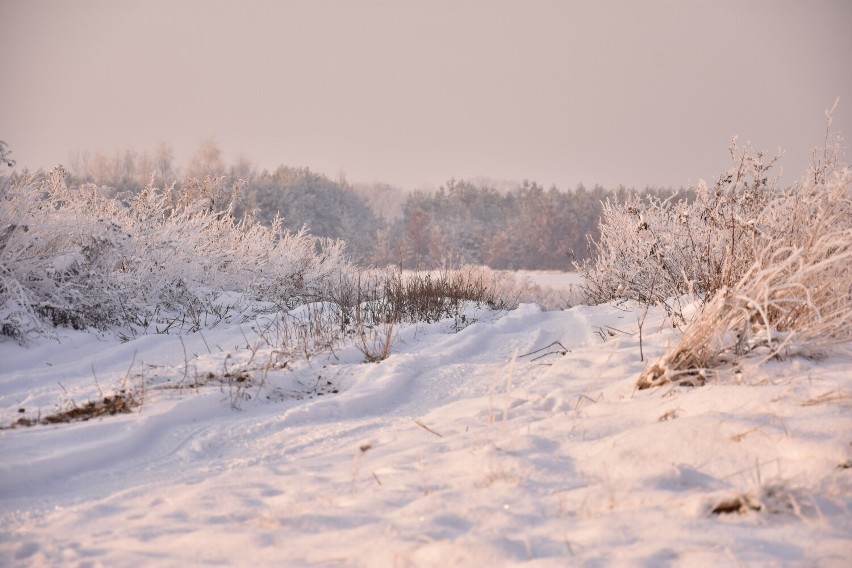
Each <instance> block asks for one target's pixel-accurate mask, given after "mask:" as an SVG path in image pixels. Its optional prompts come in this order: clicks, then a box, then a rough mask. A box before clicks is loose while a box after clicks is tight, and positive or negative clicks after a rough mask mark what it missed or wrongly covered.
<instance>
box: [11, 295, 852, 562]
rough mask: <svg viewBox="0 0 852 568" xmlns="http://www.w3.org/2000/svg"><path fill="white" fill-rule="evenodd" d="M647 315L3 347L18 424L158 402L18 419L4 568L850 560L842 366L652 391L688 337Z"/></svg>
mask: <svg viewBox="0 0 852 568" xmlns="http://www.w3.org/2000/svg"><path fill="white" fill-rule="evenodd" d="M637 313H638V314H640V315H641V314H642V313H644V310H643V309H641V308H637V307H636V306H635V305H632V304H624V303H622V304H617V305H614V304H611V305H604V306H597V307H587V306H578V307H575V308H572V309H570V310H565V311H550V312H545V311H542V310H541V309H540V308H538V307H537V306H536V305H532V304H524V305H521V306H520V307H519V308H518V309H516V310H513V311H511V312H508V313H502V312H490V311H487V310H483V309H475V308H473V307H472V308H470V310H469V312H468V313H467V314H466V318H465V322H464V323H465V324H467V325H466V327H463V328H462V329H458V328H459V327H461V326H460V325H459V323H458V322H456V321H449V320H448V321H443V322H437V323H432V324H419V325H410V326H406V327H401V328H399V329H397V330H394V342H393V344H392V346H391V350H390V351H391V355H390V356H389V357H388V358H387V359H386V360H385V361H382V362H380V363H364V362H363V355H362V354H361V353H360V352H359V351H358V350H357V349H356V348H355V347H353V346H348V347H344V348H341V349H337V350H335V352H334V353H327V352H326V353H315V354H312V356H311V357H310V358H308V359H307V360H306V359H305V357H304V356H301V357H299V356H298V354H296V353H288V354H287V356H286V357H283V358H282V355H281V354H280V353H276V352H275V349H274V348H272V347H270V346H268V345H266V344H264V342H263V341H261V340H260V339H259V338H260V332H261V330H263V329H265V325H267V324H266V322H265V321H264V319H263V318H262V317H261V318H257V319H256V320H254V321H249V322H245V323H242V324H239V325H237V324H234V323H232V324H227V323H224V322H223V323H220V324H219V325H218V326H217V327H215V328H214V329H206V330H204V331H203V332H201V333H196V334H193V335H188V336H183V337H182V338H180V337H177V336H170V335H148V336H142V337H139V338H137V339H135V340H132V341H128V342H125V343H121V342H119V341H118V340H115V339H113V338H111V337H108V336H99V335H96V334H94V333H84V332H74V331H71V330H64V329H63V330H60V332H59V335H60V339H59V341H55V340H47V339H46V340H43V341H42V342H41V343H38V344H35V345H30V346H29V347H26V348H24V347H20V346H18V345H17V344H15V343H13V342H11V341H3V342H0V361H2V363H0V424H2V425H9V424H11V423H12V422H13V421H15V420H17V419H18V418H19V417H21V416H26V417H30V418H34V419H35V418H38V417H39V415H41V416H44V415H46V414H47V413H50V412H53V411H55V410H57V409H64V408H67V407H68V405H70V404H72V402H71V401H73V403H75V404H77V405H81V404H83V403H84V402H85V401H87V400H98V399H100V398H102V397H103V396H106V395H110V394H112V393H114V392H117V391H118V390H120V389H121V388H126V389H130V388H133V389H140V390H141V391H142V392H143V393H144V399H143V404H142V406H141V407H139V408H137V409H136V411H134V412H133V413H130V414H120V415H116V416H106V417H101V418H95V419H92V420H89V421H86V422H74V423H69V424H60V425H37V426H33V427H29V428H26V427H18V428H14V429H5V430H2V431H0V452H2V456H3V460H2V462H0V565H4V566H13V565H15V566H19V565H20V566H29V565H33V566H38V565H69V566H70V565H81V566H82V565H87V566H98V565H103V566H139V565H151V564H154V565H167V566H182V565H187V564H189V565H197V564H228V565H288V566H338V565H339V566H438V565H440V566H472V565H478V566H486V565H487V566H504V565H515V564H521V563H525V564H528V565H530V566H566V565H589V566H637V565H644V566H657V565H671V566H690V567H692V566H752V565H754V566H757V565H760V566H764V565H781V566H787V565H789V566H801V565H807V566H847V565H848V564H847V563H848V559H849V558H850V557H852V515H850V507H852V468H850V467H849V466H850V465H852V445H851V444H852V437H850V436H852V373H850V364H849V359H848V358H847V357H844V356H840V355H836V356H834V357H831V358H829V359H825V360H822V361H814V360H806V359H793V360H789V361H776V362H770V363H765V364H762V365H759V366H758V365H757V364H754V365H751V366H749V365H746V368H745V370H744V372H743V373H742V374H741V375H739V376H737V377H732V376H727V377H722V378H719V379H717V380H715V381H711V382H710V383H708V384H707V385H705V386H703V387H698V388H687V387H671V386H669V387H662V388H658V389H650V390H647V391H637V390H636V389H635V381H636V378H637V377H638V375H639V373H640V372H641V370H642V369H643V367H644V366H645V365H647V364H649V362H653V361H654V360H656V358H657V357H658V356H659V355H660V354H661V353H662V352H663V350H664V349H665V347H666V346H667V345H668V344H670V343H671V342H672V341H673V340H674V338H675V336H676V334H677V333H678V332H677V331H675V330H672V329H671V328H670V326H668V325H667V324H666V320H665V318H664V314H662V313H660V312H657V311H655V310H654V309H652V310H651V311H649V312H648V314H647V319H646V320H645V322H644V326H643V345H642V347H643V352H644V355H645V361H640V349H639V347H640V346H639V335H638V333H637V331H638V325H637ZM612 330H620V331H618V332H615V331H612ZM613 334H614V335H613ZM554 342H559V344H554ZM548 346H549V347H548ZM542 348H545V349H543V350H541V351H538V352H535V351H536V350H539V349H542ZM566 350H567V352H566ZM533 352H535V353H533ZM285 363H286V364H285ZM239 370H249V371H250V375H251V377H252V378H251V380H249V381H247V382H246V383H244V384H240V383H237V382H236V379H234V378H233V377H235V376H238V374H237V371H239ZM226 372H230V373H231V377H232V378H231V379H230V380H227V381H226V380H225V379H224V378H223V377H224V376H225V373H226ZM208 373H209V374H211V375H214V376H218V377H220V378H221V380H218V381H217V380H211V381H209V382H207V383H206V384H203V385H199V386H195V382H197V381H199V377H206V376H208ZM201 382H203V381H201ZM19 409H23V410H24V413H20V412H19ZM732 499H740V500H741V501H742V502H743V503H745V504H746V506H745V507H744V509H745V511H744V512H741V513H732V514H718V515H716V514H713V513H712V512H711V511H712V510H713V509H714V508H715V507H718V506H719V505H720V504H722V503H724V502H725V501H730V500H732ZM752 506H753V507H752ZM757 507H759V508H760V510H754V508H757Z"/></svg>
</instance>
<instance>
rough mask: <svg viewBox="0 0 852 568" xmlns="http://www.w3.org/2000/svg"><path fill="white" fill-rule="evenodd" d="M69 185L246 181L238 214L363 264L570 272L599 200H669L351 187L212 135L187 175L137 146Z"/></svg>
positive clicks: (582, 191)
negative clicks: (225, 145) (263, 158)
mask: <svg viewBox="0 0 852 568" xmlns="http://www.w3.org/2000/svg"><path fill="white" fill-rule="evenodd" d="M70 174H71V180H70V181H71V183H77V184H80V183H86V182H90V183H95V184H98V185H104V186H108V187H110V188H112V190H113V191H115V192H116V193H117V194H121V193H125V194H131V195H132V194H136V193H138V192H140V191H141V190H142V189H143V188H144V187H145V186H146V185H148V184H151V183H153V184H154V186H156V187H163V186H165V185H168V184H171V183H175V184H176V185H177V186H178V187H180V186H181V185H182V184H183V183H186V181H181V180H189V179H192V178H203V177H205V176H216V177H224V178H225V179H226V181H228V182H230V183H232V184H236V183H237V181H238V180H243V181H244V183H243V184H241V189H240V194H241V195H240V200H239V202H238V203H239V204H238V206H237V208H236V209H235V212H234V213H235V214H236V215H239V216H241V217H242V216H244V215H249V216H251V217H253V219H254V220H255V221H256V222H258V223H262V224H264V225H271V224H272V223H273V221H275V220H276V217H277V218H278V220H277V221H276V222H280V223H281V225H282V226H283V228H285V229H290V230H293V231H298V230H300V229H302V228H306V229H307V230H308V231H309V232H310V233H312V234H313V235H315V236H318V237H328V238H333V239H341V240H343V241H345V242H346V244H347V250H348V254H349V255H350V256H351V258H353V260H355V261H357V262H360V263H364V264H375V265H379V266H384V265H387V264H396V265H399V266H401V267H402V268H423V269H431V268H437V267H452V266H459V265H462V264H477V265H485V266H489V267H491V268H495V269H508V270H518V269H553V270H571V269H572V268H573V263H574V261H582V260H583V259H585V258H587V257H588V254H589V252H588V251H589V246H588V239H589V238H591V239H594V240H597V239H598V238H599V235H600V231H599V222H600V218H601V214H602V211H603V202H605V201H606V200H607V199H614V200H617V201H621V202H623V201H624V200H625V199H626V198H627V197H628V196H629V195H635V194H643V195H652V196H654V197H657V198H662V199H665V198H667V197H669V196H671V195H672V194H673V193H674V192H673V191H672V190H669V189H653V188H646V189H645V190H643V191H641V192H637V191H635V190H632V189H630V190H629V189H626V188H624V187H619V188H616V189H605V188H603V187H600V186H597V185H596V186H594V187H592V188H590V189H589V188H586V187H584V186H583V185H578V186H577V187H576V188H574V189H571V190H560V189H558V188H556V187H555V186H554V187H550V188H549V189H545V188H544V187H542V186H541V185H539V184H537V183H535V182H532V181H524V182H523V183H521V184H518V185H516V186H514V187H510V188H508V189H507V188H506V187H505V184H502V185H503V187H500V188H499V189H498V188H497V187H496V184H492V183H489V182H488V181H487V180H474V181H470V180H450V181H448V182H447V183H446V184H444V185H442V186H441V187H440V188H439V189H438V190H436V191H414V192H405V191H403V190H401V189H398V188H394V187H393V186H390V185H387V184H352V183H349V182H348V181H347V180H345V179H343V178H342V177H341V179H337V180H334V179H331V178H329V177H328V176H326V175H323V174H320V173H317V172H314V171H311V170H310V169H309V168H304V167H290V166H281V167H279V168H277V169H276V170H274V171H272V172H270V171H268V170H263V171H261V172H258V171H257V170H255V169H254V168H253V167H252V166H251V164H250V162H249V161H248V160H247V159H246V158H240V159H238V160H237V161H235V162H234V163H233V164H231V165H230V166H228V165H226V164H225V162H224V160H223V158H222V154H221V151H220V150H219V149H218V146H217V145H216V144H215V142H214V141H212V140H208V141H206V142H204V143H203V144H202V145H201V146H200V147H199V149H198V151H196V153H195V155H194V156H193V157H192V159H191V160H190V162H189V164H188V166H187V168H186V170H185V172H184V173H183V175H180V170H179V168H177V167H175V166H174V157H173V154H172V153H171V151H170V149H169V148H168V147H167V146H160V147H159V148H158V149H157V150H156V151H155V152H153V153H152V154H147V153H142V154H139V153H136V152H134V151H132V150H125V151H123V152H116V153H114V154H113V155H112V156H105V155H103V154H79V153H78V154H76V155H75V156H73V157H72V161H71V166H70Z"/></svg>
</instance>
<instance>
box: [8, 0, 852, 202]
mask: <svg viewBox="0 0 852 568" xmlns="http://www.w3.org/2000/svg"><path fill="white" fill-rule="evenodd" d="M0 58H2V59H0V62H1V63H2V67H0V139H2V140H5V141H6V142H7V143H8V144H9V146H10V148H11V149H12V152H13V154H12V157H14V158H16V159H17V160H18V167H19V168H21V167H23V166H27V167H30V168H37V167H42V166H47V167H49V166H54V165H56V164H58V163H68V159H69V155H70V153H71V151H72V150H74V149H79V150H98V151H105V152H111V151H112V150H114V149H116V148H125V147H128V146H129V147H132V148H134V149H136V150H140V151H141V150H153V149H154V148H155V147H156V145H157V143H158V142H160V141H166V142H168V143H169V144H170V145H171V146H172V147H173V148H174V150H175V153H176V158H177V161H178V162H179V163H181V164H184V163H185V162H186V161H187V159H188V157H189V156H190V155H191V153H192V152H193V150H194V149H195V148H196V147H197V146H198V144H199V142H200V141H201V140H202V139H203V138H205V137H209V136H211V135H212V136H214V137H215V139H216V140H217V141H218V142H219V144H220V147H221V148H222V150H223V151H224V153H225V157H226V160H228V161H229V162H230V161H231V160H233V159H234V158H236V156H237V155H238V154H244V155H246V156H247V157H249V158H250V159H251V161H253V162H254V163H255V164H256V165H257V166H259V167H260V168H270V169H272V168H274V167H276V166H278V165H280V164H287V165H293V166H309V167H311V168H312V169H315V170H317V171H320V172H324V173H326V174H328V175H330V176H332V177H336V176H337V175H338V174H339V173H340V172H344V173H345V174H346V176H347V177H348V179H350V180H352V181H386V182H390V183H394V184H397V185H400V186H403V187H407V188H416V187H420V186H423V185H425V184H431V185H433V186H434V185H439V184H441V183H444V182H445V181H447V180H448V179H450V178H453V177H455V178H471V177H477V176H486V177H490V178H495V179H506V180H523V179H531V180H536V181H538V182H539V183H541V184H544V185H550V184H554V183H555V184H556V185H558V186H559V187H562V188H570V187H574V186H576V184H577V183H578V182H583V183H585V184H586V185H592V184H595V183H600V184H603V185H605V186H608V187H612V186H615V185H618V184H624V185H627V186H635V187H643V186H645V185H660V186H681V185H685V184H686V183H687V182H688V181H689V180H692V181H697V180H698V178H705V179H712V178H713V177H715V176H716V175H717V174H718V173H720V172H721V171H722V170H724V169H725V168H726V167H727V166H728V156H727V146H728V143H729V141H730V138H731V136H733V135H735V134H736V135H739V137H740V141H742V142H744V141H751V142H752V143H753V144H754V145H755V146H756V147H759V148H766V149H770V150H775V149H777V148H778V147H782V148H783V149H784V150H785V151H786V154H785V157H784V158H783V159H782V164H783V166H784V170H785V172H786V174H785V176H784V177H785V181H787V180H788V179H789V180H791V179H793V178H797V177H799V176H800V175H801V174H802V173H803V170H804V167H805V166H806V164H807V163H808V161H809V157H810V152H811V149H812V148H813V147H814V146H815V145H817V144H819V143H820V142H821V141H822V138H823V134H824V126H825V123H824V115H823V113H824V110H825V109H826V108H828V107H830V106H831V105H832V104H833V102H834V100H835V98H836V97H838V96H839V97H840V99H841V100H840V106H839V108H838V111H837V112H836V114H835V121H834V127H835V128H836V129H838V130H840V131H842V132H844V133H845V134H846V136H847V137H848V139H849V140H852V2H850V1H848V0H836V1H819V0H808V1H804V0H802V1H797V2H791V1H780V0H762V1H748V0H734V1H725V0H722V1H720V0H712V1H710V0H708V1H689V0H672V1H664V0H636V1H627V0H622V1H594V2H593V1H587V2H574V1H563V2H555V1H553V2H547V1H535V0H528V1H513V2H508V1H499V0H488V1H454V2H449V1H429V2H425V1H423V2H421V1H414V0H392V1H391V0H388V1H380V0H377V1H360V2H358V1H342V0H341V1H324V0H318V1H317V0H311V1H298V2H291V1H268V2H266V1H258V0H239V1H236V0H235V1H214V0H183V1H181V0H138V1H135V0H134V1H130V0H73V1H72V0H51V1H48V0H0Z"/></svg>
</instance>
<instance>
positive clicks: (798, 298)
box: [638, 139, 852, 388]
mask: <svg viewBox="0 0 852 568" xmlns="http://www.w3.org/2000/svg"><path fill="white" fill-rule="evenodd" d="M817 156H818V158H819V159H816V160H815V161H814V163H813V165H812V166H811V168H810V169H809V171H808V173H807V174H806V175H805V177H804V178H802V180H801V181H799V182H798V183H796V184H795V185H793V186H792V187H791V188H789V189H787V190H785V191H778V192H775V195H774V196H773V198H772V199H769V200H767V201H766V203H765V204H764V206H763V209H762V210H761V211H759V212H757V213H756V214H755V215H754V216H753V217H752V218H751V219H749V221H752V220H753V222H751V223H750V227H751V231H750V233H747V234H745V237H746V239H747V241H746V243H744V244H745V246H742V251H741V252H740V253H739V254H738V255H737V256H736V257H735V258H733V259H731V260H728V259H727V258H726V260H725V261H724V262H723V264H722V266H721V269H722V271H723V275H724V274H725V272H726V271H728V272H729V273H731V274H733V275H736V276H737V277H738V280H737V281H736V282H734V283H733V284H731V285H728V283H727V279H726V278H722V279H721V286H720V287H719V288H718V289H716V290H715V291H714V290H712V289H711V290H710V291H711V292H713V293H712V294H711V295H709V296H708V298H707V300H708V301H707V303H706V304H705V305H704V306H703V308H702V310H700V311H699V312H698V314H697V315H696V316H695V318H694V319H693V321H692V322H691V323H690V325H689V327H688V328H687V329H686V331H685V333H684V334H683V336H681V338H680V340H679V341H678V342H677V343H676V344H675V345H674V346H673V347H672V348H671V349H669V351H668V352H667V353H665V354H664V355H663V356H662V357H661V358H660V360H659V361H657V363H655V364H654V365H652V366H651V367H650V368H648V369H646V370H645V371H644V372H643V373H642V375H641V376H640V378H639V383H638V384H639V387H640V388H648V387H651V386H656V385H660V384H664V383H668V382H679V383H684V382H685V383H690V384H701V383H703V382H704V381H706V380H707V377H708V370H709V369H712V368H715V367H719V366H725V365H736V364H737V361H738V360H739V359H740V358H741V357H743V356H746V355H759V356H762V357H765V358H771V357H786V356H790V355H803V356H809V357H812V356H820V355H823V354H824V353H825V352H826V351H827V350H829V349H830V348H832V347H835V346H838V345H843V344H845V343H847V342H850V341H852V172H850V169H849V166H848V165H846V164H844V163H843V162H842V161H841V159H840V140H839V139H837V140H836V141H835V142H834V143H833V144H831V145H829V144H826V147H825V149H824V151H823V152H822V153H821V155H819V154H817ZM720 230H727V227H722V228H721V229H720ZM744 240H745V239H744ZM746 264H748V266H747V268H746V269H745V271H744V273H742V274H739V270H740V268H741V267H742V266H745V265H746Z"/></svg>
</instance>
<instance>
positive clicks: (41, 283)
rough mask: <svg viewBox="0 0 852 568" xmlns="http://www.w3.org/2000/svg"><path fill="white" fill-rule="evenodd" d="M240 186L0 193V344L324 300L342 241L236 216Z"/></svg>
mask: <svg viewBox="0 0 852 568" xmlns="http://www.w3.org/2000/svg"><path fill="white" fill-rule="evenodd" d="M241 189H242V188H241V184H240V183H238V184H236V185H234V186H233V187H229V186H228V185H227V184H226V183H225V181H224V179H223V178H215V177H207V178H204V179H203V180H195V179H190V180H186V181H185V182H184V184H183V186H182V188H181V189H180V190H176V189H175V187H174V185H172V186H170V187H164V188H156V187H153V186H148V187H147V188H145V189H144V190H142V191H141V192H140V193H138V194H136V195H132V196H130V197H126V198H116V197H115V196H114V195H113V193H114V192H113V191H112V190H111V189H109V188H106V187H99V186H97V185H94V184H83V185H79V186H71V187H69V186H68V185H66V175H65V172H64V170H62V169H61V168H57V169H55V170H53V171H52V172H49V173H43V172H38V173H36V174H24V175H20V176H17V177H16V178H14V179H13V180H12V181H11V183H8V184H5V185H2V186H0V335H5V336H9V337H12V338H14V339H16V340H18V341H24V340H25V339H26V338H27V337H28V336H31V335H33V334H39V333H51V329H52V327H54V326H57V325H65V326H70V327H74V328H77V329H82V328H89V327H92V328H97V329H101V330H106V329H113V330H119V333H121V334H123V335H125V336H127V337H132V336H133V335H135V334H139V333H143V334H144V333H164V332H168V333H175V332H187V331H195V330H198V329H200V328H201V327H202V326H205V325H207V326H210V325H214V324H215V323H216V322H217V321H218V320H221V319H222V318H226V317H234V316H238V315H239V312H240V311H241V310H244V309H246V306H230V307H223V298H224V297H225V296H226V295H227V294H226V292H228V293H236V294H241V295H242V297H244V298H246V302H251V301H256V300H264V301H266V302H271V303H273V304H275V305H277V306H282V305H287V304H288V303H291V302H293V301H294V299H298V300H297V302H301V301H304V300H305V299H307V300H312V299H314V298H317V297H322V296H323V295H324V294H326V293H327V289H328V287H329V286H330V283H331V281H332V277H334V278H336V275H337V273H338V272H339V271H341V270H344V269H346V267H347V266H348V263H347V262H346V260H345V259H344V257H343V247H344V245H343V243H342V242H341V241H331V240H327V239H320V238H316V237H313V236H311V235H308V234H307V233H305V232H298V233H290V232H288V231H286V230H283V229H282V227H281V223H280V222H277V223H275V222H274V223H273V224H272V227H266V226H262V225H260V224H257V223H255V222H254V221H253V219H252V218H251V217H250V216H246V217H243V218H239V219H238V218H235V216H234V206H235V203H236V201H237V200H238V199H239V197H240V192H241Z"/></svg>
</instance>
